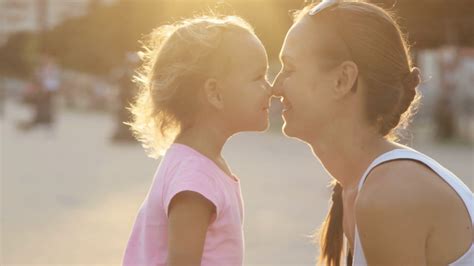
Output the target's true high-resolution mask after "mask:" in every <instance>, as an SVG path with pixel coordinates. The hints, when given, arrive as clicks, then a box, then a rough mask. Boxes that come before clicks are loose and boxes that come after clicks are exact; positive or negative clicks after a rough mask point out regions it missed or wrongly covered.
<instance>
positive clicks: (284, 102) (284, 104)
mask: <svg viewBox="0 0 474 266" xmlns="http://www.w3.org/2000/svg"><path fill="white" fill-rule="evenodd" d="M281 103H282V104H283V112H286V111H288V110H290V109H291V104H290V103H289V102H288V101H286V100H285V99H283V98H282V100H281Z"/></svg>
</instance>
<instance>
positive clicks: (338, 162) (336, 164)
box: [309, 128, 397, 189]
mask: <svg viewBox="0 0 474 266" xmlns="http://www.w3.org/2000/svg"><path fill="white" fill-rule="evenodd" d="M338 132H341V133H340V134H334V133H331V134H326V135H325V136H319V137H318V139H316V140H312V141H309V144H310V146H311V148H312V150H313V152H314V153H315V155H316V156H317V157H318V158H319V159H320V160H321V163H322V164H323V166H324V167H325V168H326V170H327V171H328V172H329V174H330V175H331V176H332V177H334V178H335V179H336V180H337V181H338V182H339V183H340V184H341V186H342V187H343V188H344V189H353V188H356V187H357V185H358V183H359V180H360V178H361V177H362V175H363V174H364V172H365V171H366V169H367V167H368V166H369V165H370V163H371V162H372V161H373V160H374V159H375V158H377V157H378V156H379V155H380V154H382V153H385V152H387V151H390V150H392V149H394V148H397V146H396V145H395V144H394V143H392V142H390V141H387V140H386V139H384V138H382V137H381V136H379V135H377V134H375V133H370V132H368V131H367V129H363V128H359V129H357V128H353V130H352V131H344V130H339V131H338ZM348 132H350V133H348Z"/></svg>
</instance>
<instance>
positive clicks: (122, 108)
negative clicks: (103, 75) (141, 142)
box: [112, 53, 139, 142]
mask: <svg viewBox="0 0 474 266" xmlns="http://www.w3.org/2000/svg"><path fill="white" fill-rule="evenodd" d="M138 63H139V58H138V55H137V54H134V53H127V55H126V57H125V65H124V67H123V69H122V71H121V73H120V76H119V78H118V80H117V86H118V89H119V93H118V99H119V106H118V110H117V116H116V127H115V132H114V135H113V136H112V140H113V141H116V142H124V141H125V142H128V141H135V138H134V137H133V134H132V131H131V130H130V127H129V126H127V125H126V124H125V122H127V121H130V120H131V119H132V116H131V113H130V110H128V107H129V106H130V104H131V103H132V101H133V97H134V96H135V95H136V92H137V89H136V84H135V83H134V82H133V76H134V74H135V71H136V68H137V64H138Z"/></svg>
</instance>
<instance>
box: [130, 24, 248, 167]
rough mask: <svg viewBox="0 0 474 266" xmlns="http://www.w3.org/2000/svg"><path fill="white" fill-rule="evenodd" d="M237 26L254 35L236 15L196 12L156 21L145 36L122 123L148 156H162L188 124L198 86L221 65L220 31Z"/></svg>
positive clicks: (194, 105) (195, 110)
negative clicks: (126, 117) (169, 21)
mask: <svg viewBox="0 0 474 266" xmlns="http://www.w3.org/2000/svg"><path fill="white" fill-rule="evenodd" d="M236 31H239V32H247V33H250V34H254V30H253V28H252V27H251V26H250V24H249V23H247V22H246V21H245V20H243V19H242V18H240V17H237V16H200V17H196V18H192V19H186V20H181V21H179V22H176V23H173V24H168V25H163V26H160V27H158V28H157V29H155V30H154V31H153V32H152V33H151V34H150V35H149V37H148V41H147V43H146V44H145V46H144V51H143V52H142V53H141V54H140V55H141V57H142V60H143V65H142V67H141V68H140V69H139V70H138V72H137V75H136V76H135V82H136V83H137V84H138V89H139V91H138V94H137V96H136V98H135V100H134V102H133V103H132V105H131V107H130V108H129V109H130V111H131V113H132V121H131V122H129V123H127V124H128V125H129V126H130V127H131V129H132V131H133V133H134V135H135V137H136V138H137V139H138V140H139V141H140V142H142V146H143V147H144V148H145V149H146V151H147V153H148V154H149V156H150V157H154V158H158V157H159V156H161V155H163V153H164V152H165V151H166V149H167V148H168V147H169V146H170V145H171V143H172V142H173V141H174V140H175V138H176V136H177V135H178V134H179V133H180V132H181V130H182V129H183V128H185V127H189V126H191V125H192V123H193V121H194V116H195V114H196V112H197V111H198V110H197V108H198V101H197V93H198V87H199V86H201V85H203V84H204V82H205V80H206V79H207V78H208V77H209V75H211V74H212V73H213V72H214V71H218V69H222V65H219V63H220V62H222V60H220V58H218V55H217V50H218V49H221V47H220V46H221V43H222V39H223V36H224V33H226V32H236ZM220 64H222V63H220Z"/></svg>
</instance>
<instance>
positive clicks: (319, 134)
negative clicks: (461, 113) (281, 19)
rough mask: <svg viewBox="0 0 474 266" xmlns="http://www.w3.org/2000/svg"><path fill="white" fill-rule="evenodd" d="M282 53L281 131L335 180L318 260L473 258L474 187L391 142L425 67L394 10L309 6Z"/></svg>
mask: <svg viewBox="0 0 474 266" xmlns="http://www.w3.org/2000/svg"><path fill="white" fill-rule="evenodd" d="M281 59H282V61H283V68H282V70H281V72H280V73H279V74H278V76H277V78H276V80H275V83H274V88H273V90H274V93H275V95H276V96H279V97H281V100H282V102H283V105H284V110H283V118H284V120H285V124H284V126H283V131H284V133H285V134H286V135H287V136H289V137H294V138H298V139H300V140H303V141H305V142H307V143H308V144H309V145H310V146H311V148H312V150H313V152H314V155H315V156H317V158H318V160H319V161H320V162H321V163H322V164H323V166H324V167H325V169H326V170H327V172H328V173H329V174H330V175H331V176H332V177H333V178H334V181H333V182H334V187H333V195H332V205H331V208H330V211H329V213H328V215H327V218H326V220H325V221H324V223H323V225H322V228H321V236H320V237H321V238H320V246H321V252H320V259H319V263H320V264H321V265H329V266H335V265H337V266H339V265H341V264H342V262H343V261H346V262H347V264H348V265H350V264H352V265H357V266H363V265H385V266H387V265H474V244H473V239H474V230H473V221H474V197H473V194H472V192H471V191H470V190H469V188H468V187H467V186H466V185H465V184H463V182H462V181H461V180H460V179H459V178H458V177H456V176H455V175H454V174H453V173H451V172H450V171H449V170H448V169H446V168H444V167H443V166H441V165H440V164H439V163H437V162H436V161H435V160H433V159H431V158H429V157H428V156H426V155H424V154H422V153H420V152H418V151H415V150H413V149H411V148H408V147H406V146H403V145H400V144H398V143H397V142H395V141H394V140H396V133H397V132H396V130H397V129H398V128H399V127H403V126H404V125H406V124H407V122H409V120H408V119H409V118H410V116H411V115H412V113H413V107H414V106H416V104H417V102H418V95H419V94H418V91H417V87H418V85H419V83H420V71H419V70H418V69H417V68H416V67H414V66H413V64H412V61H411V58H410V56H409V53H408V46H407V44H406V42H405V39H404V38H403V35H402V33H401V31H400V27H399V26H398V25H397V23H396V22H395V21H394V19H393V17H392V15H390V14H389V13H388V12H386V11H385V10H383V9H382V8H380V7H377V6H376V5H373V4H369V3H365V2H361V1H334V0H329V1H327V0H326V1H323V2H322V3H320V4H310V5H308V6H307V7H305V8H304V9H303V10H301V11H300V12H299V13H297V15H296V17H295V21H294V24H293V26H292V27H291V29H290V30H289V32H288V34H287V36H286V39H285V42H284V44H283V48H282V50H281ZM345 243H347V246H344V245H345ZM343 254H345V255H348V256H345V257H346V258H347V259H346V260H344V259H343ZM352 255H353V256H352Z"/></svg>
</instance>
